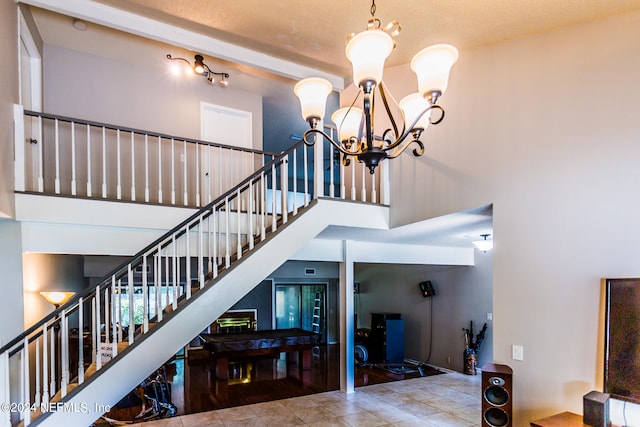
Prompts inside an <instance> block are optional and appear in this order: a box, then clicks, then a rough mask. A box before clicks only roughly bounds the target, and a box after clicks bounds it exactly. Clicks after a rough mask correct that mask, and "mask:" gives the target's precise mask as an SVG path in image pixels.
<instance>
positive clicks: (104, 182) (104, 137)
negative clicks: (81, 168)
mask: <svg viewBox="0 0 640 427" xmlns="http://www.w3.org/2000/svg"><path fill="white" fill-rule="evenodd" d="M102 198H103V199H106V198H107V129H106V128H105V127H104V126H102Z"/></svg>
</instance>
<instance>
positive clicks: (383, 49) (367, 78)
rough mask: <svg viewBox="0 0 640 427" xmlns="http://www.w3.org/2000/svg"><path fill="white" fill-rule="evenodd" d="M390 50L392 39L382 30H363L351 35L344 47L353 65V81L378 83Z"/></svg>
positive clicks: (359, 84)
mask: <svg viewBox="0 0 640 427" xmlns="http://www.w3.org/2000/svg"><path fill="white" fill-rule="evenodd" d="M392 50H393V39H392V38H391V36H390V35H389V34H387V33H385V32H384V31H382V30H365V31H362V32H360V33H358V34H356V35H355V36H353V37H352V38H351V40H349V42H348V43H347V47H346V49H345V53H346V55H347V58H348V59H349V61H351V66H352V67H353V83H354V84H356V85H358V86H362V84H363V83H364V82H371V81H373V82H375V83H376V84H378V83H380V81H382V74H383V70H384V62H385V61H386V59H387V57H388V56H389V54H391V51H392Z"/></svg>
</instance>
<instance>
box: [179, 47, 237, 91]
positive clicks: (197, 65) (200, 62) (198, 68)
mask: <svg viewBox="0 0 640 427" xmlns="http://www.w3.org/2000/svg"><path fill="white" fill-rule="evenodd" d="M167 59H169V60H171V61H184V62H186V63H187V64H188V65H189V68H191V69H192V70H193V72H194V73H195V74H198V75H200V76H204V77H206V78H207V81H208V82H209V83H211V84H215V82H216V77H215V76H220V80H219V81H218V84H219V85H220V86H222V87H227V86H229V82H228V81H227V80H226V79H228V78H229V73H218V72H215V71H213V70H212V69H211V68H209V66H208V65H207V64H205V63H204V57H203V56H202V55H196V56H195V57H194V63H193V65H191V63H190V62H189V61H188V60H186V59H184V58H174V57H173V56H171V55H170V54H167Z"/></svg>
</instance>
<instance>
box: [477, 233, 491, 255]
mask: <svg viewBox="0 0 640 427" xmlns="http://www.w3.org/2000/svg"><path fill="white" fill-rule="evenodd" d="M480 236H482V237H483V238H484V239H483V240H476V241H475V242H473V246H475V247H476V248H478V249H479V250H481V251H482V252H487V251H490V250H491V249H493V240H487V237H489V236H490V234H481V235H480Z"/></svg>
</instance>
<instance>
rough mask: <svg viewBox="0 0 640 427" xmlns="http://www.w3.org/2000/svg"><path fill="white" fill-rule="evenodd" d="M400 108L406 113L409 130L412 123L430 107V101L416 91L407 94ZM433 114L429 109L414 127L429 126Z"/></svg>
mask: <svg viewBox="0 0 640 427" xmlns="http://www.w3.org/2000/svg"><path fill="white" fill-rule="evenodd" d="M398 105H400V108H401V109H402V112H403V113H404V125H405V127H406V128H407V130H411V129H412V126H411V125H412V124H413V122H414V120H415V119H416V118H417V117H418V116H419V115H420V114H421V113H422V112H423V111H424V110H426V109H427V108H429V107H430V104H429V101H427V100H426V99H424V96H422V95H421V94H419V93H417V92H415V93H412V94H410V95H407V96H405V97H404V98H402V100H400V103H399V104H398ZM430 116H431V111H427V112H426V113H424V114H423V115H422V117H420V120H418V122H417V123H416V124H415V125H414V126H413V128H422V129H426V128H427V126H429V117H430Z"/></svg>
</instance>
